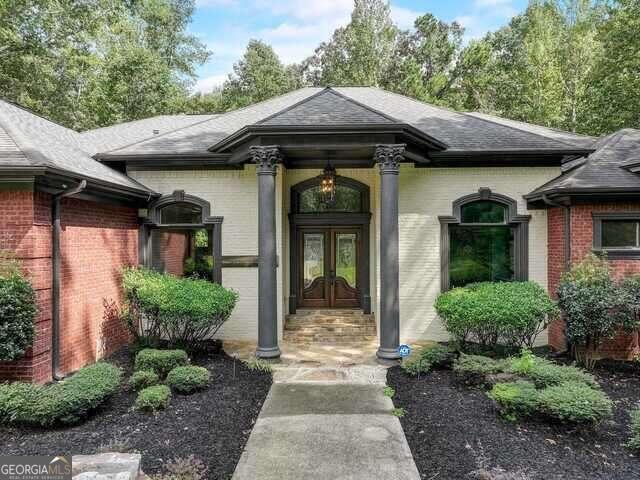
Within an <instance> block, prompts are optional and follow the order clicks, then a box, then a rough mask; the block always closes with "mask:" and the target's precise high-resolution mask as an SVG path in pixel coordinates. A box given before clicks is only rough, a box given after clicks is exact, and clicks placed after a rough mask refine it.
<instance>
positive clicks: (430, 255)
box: [399, 165, 560, 343]
mask: <svg viewBox="0 0 640 480" xmlns="http://www.w3.org/2000/svg"><path fill="white" fill-rule="evenodd" d="M559 174H560V169H559V168H555V167H535V168H530V167H527V168H515V167H508V168H505V167H494V168H457V169H454V168H436V169H427V168H415V167H413V166H412V165H402V168H401V171H400V199H399V201H400V218H399V222H400V331H401V334H400V335H401V339H402V340H405V341H407V340H414V339H429V340H446V339H447V338H448V336H447V333H446V331H444V329H443V326H442V323H441V321H440V320H439V319H438V317H437V315H436V313H435V310H434V308H433V304H434V302H435V299H436V297H437V295H438V293H439V292H440V222H439V221H438V216H439V215H451V214H452V202H453V201H454V200H456V199H458V198H460V197H462V196H464V195H468V194H471V193H475V192H477V191H478V189H479V188H481V187H488V188H490V189H491V190H492V191H493V192H494V193H500V194H502V195H507V196H508V197H511V198H513V199H514V200H516V201H517V202H518V213H521V214H529V215H531V222H530V223H529V279H530V280H534V281H536V282H538V283H539V284H540V285H542V286H543V287H545V288H546V285H547V217H546V211H544V210H530V211H529V210H526V202H525V201H524V199H523V198H522V197H523V195H525V194H527V193H529V192H530V191H532V190H533V189H534V188H536V187H538V186H540V185H542V184H543V183H545V182H547V181H548V180H550V179H552V178H554V177H556V176H557V175H559ZM545 340H546V339H545V338H544V335H541V338H540V341H541V342H542V343H545Z"/></svg>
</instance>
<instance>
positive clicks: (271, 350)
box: [256, 346, 281, 358]
mask: <svg viewBox="0 0 640 480" xmlns="http://www.w3.org/2000/svg"><path fill="white" fill-rule="evenodd" d="M280 354H281V352H280V348H279V347H277V346H275V347H258V348H257V349H256V357H258V358H279V357H280Z"/></svg>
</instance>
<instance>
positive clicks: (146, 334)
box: [123, 268, 238, 348]
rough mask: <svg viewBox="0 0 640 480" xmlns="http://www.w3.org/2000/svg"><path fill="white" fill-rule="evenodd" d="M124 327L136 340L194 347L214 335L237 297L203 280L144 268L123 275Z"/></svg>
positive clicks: (133, 269)
mask: <svg viewBox="0 0 640 480" xmlns="http://www.w3.org/2000/svg"><path fill="white" fill-rule="evenodd" d="M123 288H124V292H125V297H126V300H127V303H128V315H127V316H126V317H125V318H126V324H127V327H128V328H129V329H130V330H131V332H132V333H133V335H134V336H135V337H136V338H137V339H141V340H147V341H149V344H150V345H158V344H159V343H160V341H161V339H163V338H166V339H167V340H168V341H169V345H170V346H178V347H185V348H189V347H195V346H197V344H198V343H200V342H202V341H203V340H205V339H207V338H210V337H211V336H212V335H214V334H215V333H216V332H217V331H218V330H219V329H220V327H221V326H222V325H223V324H224V322H226V321H227V319H228V318H229V316H230V315H231V312H232V311H233V309H234V308H235V305H236V302H237V300H238V294H237V293H236V292H234V291H233V290H229V289H226V288H224V287H222V286H221V285H219V284H217V283H211V282H209V281H206V280H194V279H189V278H178V277H175V276H173V275H170V274H168V273H159V272H155V271H152V270H148V269H144V268H129V269H126V270H125V271H124V274H123Z"/></svg>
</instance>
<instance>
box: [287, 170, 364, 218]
mask: <svg viewBox="0 0 640 480" xmlns="http://www.w3.org/2000/svg"><path fill="white" fill-rule="evenodd" d="M291 192H292V205H291V207H292V208H291V211H292V212H294V213H364V212H368V211H369V189H368V188H367V186H366V185H364V184H362V183H360V182H358V181H356V180H353V179H350V178H345V177H340V176H338V177H336V197H335V201H334V202H332V203H330V204H327V203H324V202H323V201H322V195H321V193H320V184H319V181H318V179H317V178H312V179H309V180H306V181H304V182H301V183H299V184H298V185H295V186H294V187H292V189H291Z"/></svg>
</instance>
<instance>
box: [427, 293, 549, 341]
mask: <svg viewBox="0 0 640 480" xmlns="http://www.w3.org/2000/svg"><path fill="white" fill-rule="evenodd" d="M435 308H436V311H437V312H438V315H440V317H441V318H442V321H443V323H444V326H445V328H446V330H447V331H448V332H449V334H450V335H451V336H452V337H453V339H454V340H455V341H456V342H458V343H459V344H460V345H461V347H462V348H464V346H465V343H466V342H469V341H474V342H477V343H479V344H480V345H481V346H483V347H496V346H497V345H499V344H502V345H506V346H508V347H512V348H519V347H521V346H523V345H525V346H533V343H534V342H535V339H536V337H537V336H538V334H539V333H540V332H541V331H542V330H544V329H545V328H546V326H547V325H548V323H549V322H550V321H551V320H553V319H554V318H555V317H556V316H557V315H558V308H557V307H556V305H555V304H554V302H553V301H552V300H551V298H549V295H547V293H546V292H545V290H544V289H543V288H542V287H541V286H540V285H538V284H537V283H535V282H482V283H473V284H470V285H467V286H465V287H462V288H454V289H453V290H449V291H448V292H444V293H441V294H440V295H439V296H438V298H437V300H436V304H435Z"/></svg>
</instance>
